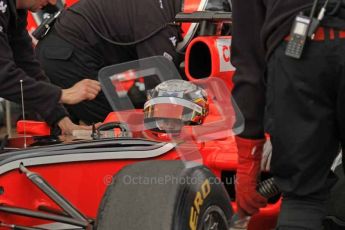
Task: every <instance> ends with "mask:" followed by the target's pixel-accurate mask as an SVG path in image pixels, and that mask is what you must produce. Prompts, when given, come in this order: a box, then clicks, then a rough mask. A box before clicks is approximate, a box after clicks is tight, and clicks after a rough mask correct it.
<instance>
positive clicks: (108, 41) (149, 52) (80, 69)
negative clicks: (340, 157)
mask: <svg viewBox="0 0 345 230" xmlns="http://www.w3.org/2000/svg"><path fill="white" fill-rule="evenodd" d="M188 2H192V3H193V4H195V5H196V6H197V7H196V8H197V9H199V10H204V9H207V8H216V9H217V7H223V2H225V4H226V3H227V6H228V7H229V3H228V0H221V1H219V0H210V1H200V0H199V1H188V0H186V1H184V4H187V3H188ZM181 3H182V1H181V0H169V1H168V0H140V1H138V0H128V1H122V0H102V1H99V0H84V1H80V2H78V3H76V4H75V5H73V6H72V7H70V8H68V9H67V10H65V11H63V12H62V14H61V15H60V16H59V17H58V19H57V20H56V22H55V25H54V28H53V30H51V31H50V32H49V33H48V35H46V36H45V37H44V38H43V39H42V40H41V41H40V42H39V44H38V48H37V55H38V57H39V60H40V61H41V64H42V65H43V68H44V70H45V72H46V73H47V75H48V77H49V78H50V80H51V81H52V82H53V83H54V84H56V85H58V86H60V87H62V88H67V87H70V86H71V85H73V84H74V83H75V82H77V81H79V80H81V79H85V78H91V79H96V78H97V75H98V71H99V70H100V69H101V68H102V67H105V66H108V65H112V64H118V63H122V62H127V61H131V60H136V59H140V58H145V57H150V56H155V55H163V56H165V57H167V58H168V59H170V60H172V61H173V62H174V63H175V64H176V66H179V64H180V62H181V61H182V58H183V56H182V55H181V54H179V52H178V51H177V50H176V47H177V44H178V42H180V41H182V40H187V39H190V36H191V35H190V34H189V35H188V36H186V37H184V38H182V37H181V29H180V27H179V26H178V25H176V24H174V23H173V21H174V18H175V15H176V14H177V13H178V12H180V11H181V7H182V4H181ZM57 47H58V48H57ZM145 83H146V82H145ZM152 87H153V86H152ZM152 87H151V88H152ZM147 88H150V87H147ZM129 94H130V95H131V99H132V101H135V102H137V101H139V102H138V103H136V104H135V106H136V107H137V108H138V107H141V108H142V104H143V103H144V102H145V93H144V92H141V91H140V90H139V87H138V88H137V87H132V88H131V90H130V91H129ZM140 102H141V103H140ZM66 107H67V109H68V110H69V112H70V114H71V115H73V116H74V117H75V119H76V120H83V121H84V122H86V123H92V122H97V121H102V120H104V118H105V117H106V116H107V115H108V113H109V112H111V111H112V109H111V108H110V105H109V104H108V102H107V100H106V98H105V96H104V94H102V93H100V94H99V95H98V97H97V98H96V99H95V100H93V101H87V102H83V103H80V104H78V105H74V106H66ZM119 109H122V108H119Z"/></svg>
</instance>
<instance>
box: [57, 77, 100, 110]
mask: <svg viewBox="0 0 345 230" xmlns="http://www.w3.org/2000/svg"><path fill="white" fill-rule="evenodd" d="M100 91H101V86H100V84H99V82H98V81H95V80H91V79H84V80H82V81H80V82H78V83H76V84H75V85H74V86H72V87H71V88H68V89H63V90H62V95H61V99H60V102H62V103H64V104H68V105H74V104H78V103H79V102H82V101H84V100H93V99H95V98H96V96H97V95H98V93H99V92H100Z"/></svg>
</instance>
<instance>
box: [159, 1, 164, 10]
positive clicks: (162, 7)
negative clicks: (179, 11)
mask: <svg viewBox="0 0 345 230" xmlns="http://www.w3.org/2000/svg"><path fill="white" fill-rule="evenodd" d="M159 7H160V8H161V9H164V6H163V1H162V0H159Z"/></svg>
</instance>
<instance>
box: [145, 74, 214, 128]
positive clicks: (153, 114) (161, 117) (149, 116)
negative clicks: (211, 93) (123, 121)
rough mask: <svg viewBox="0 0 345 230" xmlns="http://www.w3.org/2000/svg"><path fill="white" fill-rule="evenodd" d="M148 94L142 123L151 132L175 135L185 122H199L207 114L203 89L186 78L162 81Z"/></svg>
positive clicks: (193, 123)
mask: <svg viewBox="0 0 345 230" xmlns="http://www.w3.org/2000/svg"><path fill="white" fill-rule="evenodd" d="M147 94H148V95H147V97H148V98H147V101H146V103H145V105H144V116H145V117H144V123H145V127H146V128H147V129H149V130H152V131H156V132H164V133H172V134H174V133H175V134H176V133H177V134H178V133H180V131H181V128H182V127H183V126H185V125H199V124H202V123H203V121H204V119H205V117H206V116H207V114H208V98H207V93H206V91H205V90H204V89H202V88H201V87H199V86H197V85H195V84H193V83H191V82H188V81H184V80H169V81H165V82H163V83H161V84H159V85H157V86H156V87H155V88H154V89H152V90H149V91H148V93H147Z"/></svg>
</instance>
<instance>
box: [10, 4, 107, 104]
mask: <svg viewBox="0 0 345 230" xmlns="http://www.w3.org/2000/svg"><path fill="white" fill-rule="evenodd" d="M17 12H18V21H17V30H16V33H15V34H14V35H13V36H12V37H11V38H10V39H9V42H10V46H11V49H12V51H13V59H14V62H15V64H16V66H17V67H19V68H21V69H22V70H23V71H24V72H25V73H26V74H27V75H28V76H30V77H31V78H34V79H35V80H37V81H45V82H47V83H48V82H49V79H48V78H47V77H46V76H45V75H44V74H43V71H42V70H41V67H40V64H39V62H38V60H37V59H36V57H35V55H34V50H33V46H32V40H31V37H30V36H29V34H28V32H27V30H26V26H27V19H26V17H27V11H25V10H18V11H17ZM100 90H101V88H100V84H99V82H98V81H94V80H91V79H84V80H82V81H80V82H78V83H77V84H75V85H74V86H73V87H71V88H69V89H63V90H62V93H61V97H60V102H62V103H64V104H77V103H79V102H81V101H83V100H93V99H94V98H95V97H96V96H97V94H98V93H99V91H100Z"/></svg>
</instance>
